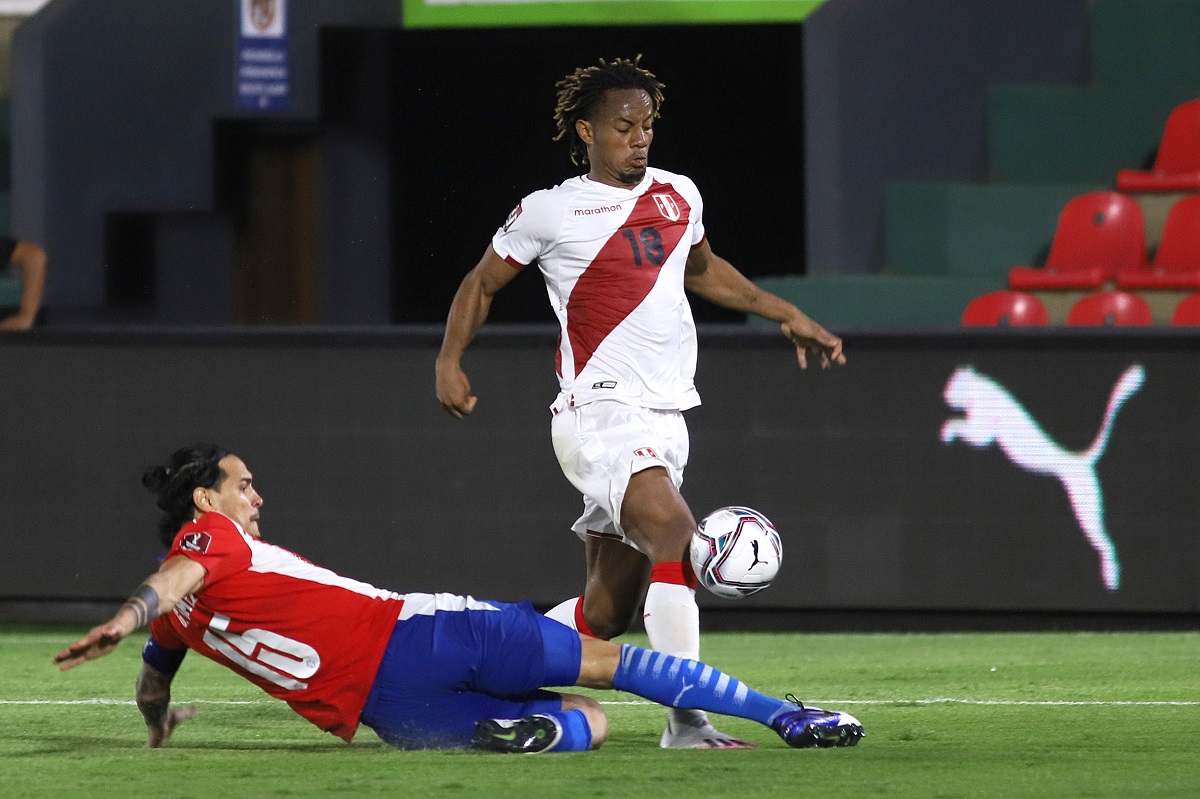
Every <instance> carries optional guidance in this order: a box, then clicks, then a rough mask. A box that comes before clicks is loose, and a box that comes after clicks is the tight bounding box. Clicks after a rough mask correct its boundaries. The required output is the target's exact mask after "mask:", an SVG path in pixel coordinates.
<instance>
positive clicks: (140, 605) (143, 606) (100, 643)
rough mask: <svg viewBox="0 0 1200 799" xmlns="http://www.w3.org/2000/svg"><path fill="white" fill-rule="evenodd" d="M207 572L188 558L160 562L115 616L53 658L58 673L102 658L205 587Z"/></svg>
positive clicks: (180, 556) (179, 557) (181, 557)
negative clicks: (157, 567)
mask: <svg viewBox="0 0 1200 799" xmlns="http://www.w3.org/2000/svg"><path fill="white" fill-rule="evenodd" d="M205 574H207V570H206V569H205V568H204V567H203V566H201V565H200V564H199V563H197V562H196V561H194V560H191V559H190V558H185V557H183V556H182V555H176V556H174V557H172V558H168V559H167V560H165V561H163V564H162V566H161V567H159V570H158V571H157V572H155V573H154V574H152V575H150V576H149V577H148V578H146V582H144V583H142V585H141V587H139V588H138V590H137V591H136V592H135V593H134V594H133V596H131V597H129V599H127V600H125V604H123V605H121V608H120V609H119V610H118V611H117V614H116V615H115V616H113V617H112V618H111V619H109V620H108V621H106V622H104V623H103V624H100V625H98V626H96V627H93V628H92V629H91V631H90V632H89V633H88V634H87V635H85V636H84V637H83V638H80V639H79V640H78V641H76V642H75V643H73V644H71V645H70V646H68V647H67V648H66V649H64V650H63V651H61V652H59V653H58V654H57V655H55V656H54V662H55V663H57V664H58V667H59V669H60V670H61V671H66V670H67V669H73V668H75V667H76V666H78V665H79V664H80V663H83V662H85V661H88V660H95V659H96V658H99V657H104V656H105V655H107V654H108V653H109V652H112V651H113V650H114V649H116V648H117V644H119V643H121V640H122V639H123V638H125V637H126V636H128V635H129V634H130V633H132V632H134V631H135V630H137V629H139V628H141V627H142V626H143V625H145V624H148V623H150V622H151V621H153V620H154V619H156V618H158V617H159V616H161V615H162V614H164V613H166V612H168V611H169V610H171V608H173V607H175V603H176V602H178V601H179V600H180V599H182V598H183V597H185V596H187V595H188V594H191V593H194V592H195V591H197V590H199V589H200V587H201V586H202V585H204V576H205Z"/></svg>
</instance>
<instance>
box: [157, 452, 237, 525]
mask: <svg viewBox="0 0 1200 799" xmlns="http://www.w3.org/2000/svg"><path fill="white" fill-rule="evenodd" d="M228 454H229V450H227V449H225V448H224V447H219V446H217V445H215V444H196V445H194V446H191V447H185V448H183V449H180V450H176V451H175V452H174V453H173V454H172V455H171V458H170V460H168V461H167V463H166V465H165V466H151V467H150V468H149V469H146V471H145V472H143V473H142V485H143V486H145V487H146V489H147V490H148V491H150V493H152V494H155V495H157V500H156V501H155V504H157V505H158V507H159V509H160V510H161V511H163V516H162V518H161V519H160V520H159V522H158V538H159V540H160V541H161V542H162V545H163V546H165V547H170V546H171V541H172V540H174V538H175V534H176V533H178V532H179V528H181V527H183V526H184V525H185V524H187V523H188V522H190V521H191V520H192V509H193V507H194V506H193V504H192V491H194V490H195V489H196V488H197V487H202V488H212V487H213V486H215V485H217V484H218V483H220V482H221V481H222V480H224V479H225V472H224V470H222V469H221V459H222V458H224V457H225V456H226V455H228Z"/></svg>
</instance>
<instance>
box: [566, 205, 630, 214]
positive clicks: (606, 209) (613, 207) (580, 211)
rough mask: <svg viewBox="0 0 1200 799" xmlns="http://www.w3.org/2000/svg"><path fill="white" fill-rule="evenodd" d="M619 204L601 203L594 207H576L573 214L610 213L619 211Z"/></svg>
mask: <svg viewBox="0 0 1200 799" xmlns="http://www.w3.org/2000/svg"><path fill="white" fill-rule="evenodd" d="M620 210H621V206H619V205H601V206H597V207H596V208H576V209H575V216H591V215H592V214H611V213H612V212H613V211H620Z"/></svg>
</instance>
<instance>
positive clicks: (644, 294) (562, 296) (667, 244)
mask: <svg viewBox="0 0 1200 799" xmlns="http://www.w3.org/2000/svg"><path fill="white" fill-rule="evenodd" d="M702 208H703V201H702V200H701V198H700V192H699V191H698V190H697V189H696V186H695V184H694V183H692V181H691V180H690V179H688V178H686V177H684V176H683V175H676V174H673V173H671V172H667V171H665V170H661V169H654V168H651V169H647V170H646V176H645V177H644V178H643V179H642V181H641V183H639V184H638V185H637V186H635V187H634V188H632V189H626V188H618V187H615V186H608V185H605V184H603V183H598V182H596V181H594V180H591V179H589V178H588V177H587V176H586V175H584V176H580V177H577V178H572V179H571V180H568V181H565V182H564V183H561V184H559V185H558V186H555V187H554V188H552V189H545V190H542V191H537V192H534V193H533V194H530V195H529V196H527V197H525V198H524V199H523V200H521V203H520V204H519V205H518V206H517V207H516V208H515V209H513V212H512V213H511V214H510V215H509V218H508V220H507V221H506V222H505V224H504V226H503V227H501V228H500V230H498V231H497V232H496V235H495V236H494V237H493V238H492V248H493V249H494V250H495V251H496V253H497V254H498V255H500V257H502V258H504V259H505V260H506V261H508V262H509V263H510V264H511V265H512V266H514V267H515V268H518V269H521V268H524V267H525V266H527V265H529V264H531V263H533V262H535V261H536V262H537V263H538V266H539V267H540V269H541V271H542V276H543V278H544V279H545V281H546V290H547V292H548V294H549V296H550V303H551V305H552V306H553V308H554V312H555V314H556V315H557V316H558V321H559V326H560V328H561V336H560V339H559V346H558V354H557V359H556V365H557V370H558V377H559V388H560V391H561V394H560V395H559V398H558V400H557V401H556V402H555V405H554V407H555V408H556V409H561V407H565V406H567V405H583V404H586V403H588V402H592V401H594V400H598V399H615V400H620V401H622V402H625V403H628V404H631V405H637V406H640V407H644V408H659V409H677V410H686V409H687V408H691V407H693V406H695V405H698V404H699V403H700V397H699V395H698V394H697V392H696V387H695V384H694V382H693V378H694V377H695V373H696V325H695V322H694V321H693V319H692V310H691V306H690V305H689V304H688V300H687V297H686V295H685V294H684V290H683V279H684V267H685V266H686V264H687V258H688V255H689V254H690V252H691V249H692V248H693V247H695V246H696V245H698V244H700V243H701V242H702V241H703V240H704V225H703V223H702V221H701V217H702Z"/></svg>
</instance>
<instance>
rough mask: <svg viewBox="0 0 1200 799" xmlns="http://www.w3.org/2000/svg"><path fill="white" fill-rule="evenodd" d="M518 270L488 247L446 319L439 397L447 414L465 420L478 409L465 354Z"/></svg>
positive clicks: (439, 372)
mask: <svg viewBox="0 0 1200 799" xmlns="http://www.w3.org/2000/svg"><path fill="white" fill-rule="evenodd" d="M516 276H517V270H516V269H514V268H513V267H512V266H511V265H510V264H509V263H508V262H507V261H505V260H504V259H503V258H501V257H500V256H499V255H497V254H496V251H495V250H493V249H492V245H490V244H489V245H488V248H487V250H486V251H485V252H484V253H483V258H481V259H480V261H479V263H478V264H476V265H475V268H474V269H472V270H471V271H470V272H468V273H467V276H466V277H465V278H463V282H462V283H461V284H460V285H459V287H458V292H457V293H456V294H455V295H454V302H453V303H451V305H450V314H449V316H448V317H447V318H446V333H445V335H444V337H443V338H442V350H441V352H440V353H438V358H437V365H436V376H437V398H438V402H440V403H441V404H442V408H443V409H445V411H446V413H448V414H450V415H451V416H453V417H454V418H455V419H461V418H463V417H464V416H466V415H467V414H469V413H470V412H471V411H473V410H475V403H476V401H477V400H478V397H475V396H473V395H472V394H471V382H470V381H469V380H467V375H466V373H465V372H463V370H462V365H461V361H462V354H463V353H464V352H465V351H466V349H467V345H468V344H470V343H471V340H472V339H474V338H475V334H476V333H478V332H479V328H480V327H482V326H483V323H484V322H485V321H486V320H487V316H488V311H489V310H491V307H492V298H493V297H494V296H496V292H498V291H499V290H500V289H502V288H504V287H505V286H507V285H508V283H509V281H511V280H512V279H513V278H514V277H516Z"/></svg>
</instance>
